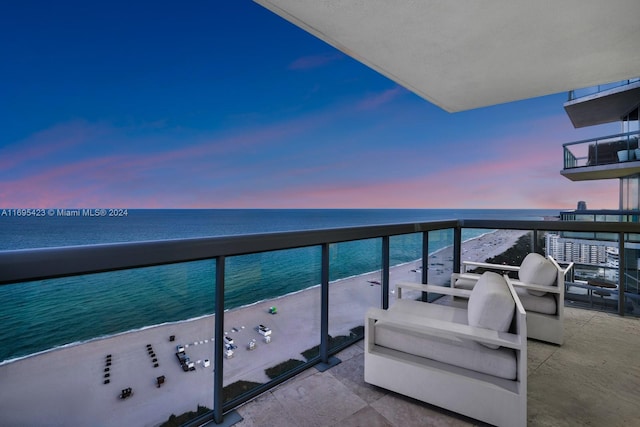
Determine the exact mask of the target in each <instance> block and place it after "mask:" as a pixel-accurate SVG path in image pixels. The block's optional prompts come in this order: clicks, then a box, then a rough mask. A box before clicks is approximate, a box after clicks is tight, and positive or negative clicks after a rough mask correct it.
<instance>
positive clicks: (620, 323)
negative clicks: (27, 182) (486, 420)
mask: <svg viewBox="0 0 640 427" xmlns="http://www.w3.org/2000/svg"><path fill="white" fill-rule="evenodd" d="M468 230H481V231H488V230H511V231H513V232H514V233H519V234H522V235H526V236H529V238H530V244H531V249H532V250H536V251H540V250H544V248H543V247H541V242H542V241H543V240H541V239H540V237H541V236H542V234H544V233H547V232H549V231H554V232H569V231H573V232H592V233H609V234H612V235H615V236H618V245H619V247H620V248H621V251H620V253H621V254H623V256H621V257H620V259H619V270H620V271H621V272H625V271H626V270H627V268H628V266H627V261H626V260H627V259H630V257H629V256H624V255H626V254H628V253H629V252H628V248H627V239H626V236H627V235H628V234H629V233H635V232H637V224H628V223H609V222H606V223H604V222H603V223H588V222H571V221H567V222H563V221H515V220H514V221H500V220H468V219H465V220H451V221H437V222H426V223H410V224H394V225H382V226H367V227H353V228H343V229H327V230H312V231H303V232H286V233H269V234H261V235H248V236H233V237H218V238H203V239H184V240H176V241H160V242H140V243H129V244H110V245H95V246H87V247H67V248H52V249H35V250H21V251H9V252H0V284H2V286H0V290H6V289H8V290H10V291H12V292H10V294H11V295H12V298H14V299H13V300H12V301H11V304H10V305H8V306H10V307H11V308H12V310H13V311H11V312H8V311H6V310H3V311H2V315H0V324H1V325H2V328H1V330H2V332H3V333H4V334H7V333H10V332H17V335H13V338H11V339H7V338H6V337H7V335H3V337H4V339H3V342H4V343H6V344H5V348H7V349H9V351H10V352H11V353H10V354H11V356H10V358H11V357H20V356H24V355H25V354H27V353H25V352H24V351H22V350H21V344H22V342H21V337H22V336H25V335H27V334H30V333H32V329H34V330H35V328H38V329H37V330H38V331H42V330H51V331H53V332H56V331H59V330H60V329H73V330H74V331H75V332H79V331H80V330H83V329H86V331H87V334H88V335H87V340H86V342H85V343H82V344H80V345H71V346H70V345H67V344H68V343H67V342H61V343H60V347H59V348H57V349H55V350H53V351H45V350H46V348H42V349H41V350H42V351H44V352H43V353H42V354H40V355H36V356H32V357H27V358H24V359H22V360H20V361H17V362H9V363H4V364H1V365H0V379H1V381H0V414H2V415H0V418H2V419H3V423H2V424H3V425H43V424H51V423H53V424H59V425H90V424H100V425H158V424H160V423H161V422H163V421H165V420H167V419H169V417H170V416H171V414H176V415H177V414H182V413H184V412H188V411H195V410H196V407H197V406H198V405H203V406H206V407H208V408H211V409H212V411H207V410H203V415H202V416H201V418H200V419H199V420H200V422H205V421H208V420H212V419H213V420H215V421H217V422H219V423H232V422H233V421H234V420H238V419H239V418H244V421H242V422H241V423H240V424H239V425H357V424H358V423H360V424H362V423H363V422H367V423H368V424H372V425H412V424H411V423H412V422H413V423H416V424H413V425H424V423H425V422H427V421H426V420H429V419H432V420H434V422H437V420H446V422H451V423H454V424H461V425H464V424H465V423H473V420H468V419H464V418H461V417H459V416H458V415H456V414H452V413H448V412H443V411H441V410H438V409H437V408H434V407H431V406H429V405H426V404H423V403H420V402H415V401H411V400H408V399H405V398H403V397H401V396H398V395H395V394H393V393H388V392H386V391H384V390H381V389H378V388H373V387H370V386H367V385H366V384H364V383H363V380H362V363H363V362H362V360H363V358H362V347H361V346H362V341H361V339H362V329H361V325H362V322H363V317H364V312H365V311H366V309H367V308H369V307H371V306H381V307H388V306H389V304H391V303H392V302H393V299H394V293H393V284H394V283H395V282H396V281H399V280H407V279H410V280H415V281H422V282H429V283H434V284H441V285H445V284H446V282H447V274H446V271H459V269H460V264H461V260H462V259H464V258H465V257H466V256H467V253H466V252H465V243H464V242H463V233H464V232H465V231H468ZM354 242H359V243H362V242H364V243H365V244H364V246H362V245H361V246H359V248H363V247H366V248H367V249H366V251H364V253H362V252H360V251H358V252H357V253H354V251H352V248H351V245H353V244H354ZM435 243H439V246H441V247H442V250H441V252H440V254H439V258H438V260H439V261H438V262H436V261H435V260H434V258H433V257H434V256H435V255H434V254H433V252H432V250H430V249H429V248H430V247H432V248H433V246H434V244H435ZM490 248H491V245H488V246H487V247H486V249H490ZM298 251H302V252H303V254H302V255H301V256H300V257H298V258H295V259H297V260H300V259H303V258H304V259H307V260H308V262H305V263H302V264H303V265H301V266H299V267H300V269H301V270H303V271H306V272H308V273H309V275H308V276H305V277H307V279H305V280H303V283H301V288H300V290H299V291H296V292H295V293H294V294H291V295H287V296H284V297H282V296H278V295H277V294H278V292H277V290H276V294H275V295H273V296H269V295H268V293H267V294H265V293H264V292H267V291H270V290H271V289H266V288H275V287H277V286H278V283H262V282H261V281H260V280H261V276H262V275H263V274H262V272H264V271H265V269H267V268H269V267H270V266H271V265H273V260H274V257H281V258H282V259H283V260H287V259H293V258H294V255H296V256H297V255H300V252H298ZM401 254H402V256H404V257H405V259H406V258H407V257H408V259H413V260H415V261H414V262H405V261H402V262H398V260H399V259H401V258H402V256H401ZM347 255H348V256H352V255H357V256H360V257H362V259H365V258H368V259H373V260H374V264H376V265H377V266H378V267H377V268H376V269H375V271H373V272H371V271H370V270H368V269H367V268H365V269H364V272H363V271H346V272H340V273H338V272H336V271H335V270H334V268H335V267H336V265H337V263H336V260H338V259H339V258H340V257H343V256H347ZM636 259H637V256H636ZM422 266H427V268H421V267H422ZM443 271H444V272H445V274H443ZM282 274H283V275H282V277H283V279H282V280H284V278H286V276H288V275H292V274H293V270H291V269H287V270H286V271H283V272H282ZM232 276H233V277H240V278H241V279H242V282H243V283H247V282H251V283H256V284H257V286H256V287H255V288H254V290H253V291H252V298H253V300H252V303H251V304H249V305H242V306H238V305H236V304H235V302H234V301H235V299H236V298H237V296H238V295H237V294H238V292H241V290H240V289H238V288H237V286H236V285H237V283H236V282H234V281H232V280H231V277H232ZM345 276H356V279H355V280H352V281H350V282H349V283H350V285H349V286H345V283H346V282H344V281H340V280H339V279H340V278H343V277H345ZM196 277H208V278H209V279H208V280H209V283H210V287H208V288H207V289H205V291H204V293H203V294H201V295H200V294H198V295H197V299H198V300H202V303H203V310H204V311H205V312H208V313H213V314H214V315H213V316H204V315H203V313H202V312H189V313H184V314H183V317H182V319H192V320H190V321H186V322H185V321H183V320H182V319H179V318H172V317H168V316H167V315H163V313H164V312H165V311H166V312H169V310H168V308H167V306H166V305H167V304H177V305H180V304H181V301H182V300H183V299H184V298H189V297H191V296H193V295H192V294H194V293H197V291H196V289H195V287H194V286H193V285H192V283H193V282H194V280H195V278H196ZM569 286H571V287H572V288H571V289H573V293H574V294H576V295H577V294H578V292H577V291H576V290H581V289H584V290H586V291H588V288H585V287H584V285H583V284H581V283H579V282H573V283H569ZM587 286H588V285H587ZM88 287H94V288H95V289H93V291H97V292H93V295H95V298H94V299H95V300H97V301H89V300H86V299H83V298H81V297H80V295H82V292H83V291H84V290H85V289H86V288H88ZM150 290H154V292H155V291H157V292H160V294H161V297H160V298H155V297H154V296H153V295H152V292H151V291H150ZM45 291H51V292H52V294H55V295H58V296H60V298H63V299H65V300H68V299H71V300H73V299H74V298H76V299H77V300H78V301H77V304H76V307H77V309H76V310H73V311H72V312H69V313H56V309H57V308H56V306H55V305H54V306H52V307H49V308H47V309H46V310H44V309H43V305H44V304H45V302H46V301H44V300H43V298H42V295H44V292H45ZM114 291H115V293H112V292H114ZM136 291H140V292H142V294H141V295H142V296H143V298H140V297H139V296H136ZM253 293H255V295H253ZM569 294H571V292H570V293H569ZM416 297H418V298H419V297H423V296H422V295H416ZM637 297H638V290H637V289H626V288H625V287H624V286H622V287H620V286H618V287H617V288H616V292H615V293H611V294H610V295H608V296H606V297H604V296H602V297H598V299H597V300H596V301H595V304H594V301H591V304H592V305H593V308H595V309H596V310H598V311H588V310H582V309H579V308H576V307H588V305H587V301H585V300H582V299H576V300H571V299H569V301H568V302H567V304H568V305H569V306H568V307H567V314H566V316H567V324H566V334H567V336H568V339H567V342H566V344H565V345H563V346H562V347H556V346H553V345H548V344H543V343H538V342H534V341H532V342H531V343H530V351H529V423H530V424H531V425H548V424H550V423H551V424H553V423H554V422H556V421H558V420H561V419H563V418H565V417H567V414H571V415H570V420H571V421H575V423H576V424H581V423H582V422H585V423H587V422H592V423H596V424H608V425H616V424H619V425H623V424H624V423H625V422H628V421H629V420H632V419H635V418H632V417H635V410H636V409H635V402H636V401H637V398H638V397H640V392H638V391H637V390H638V389H639V387H637V384H635V382H634V381H635V380H634V379H633V378H635V377H637V375H636V373H634V372H633V371H630V370H632V369H633V368H632V367H633V366H635V365H634V364H633V360H635V357H636V355H637V353H638V350H639V348H638V347H639V346H640V344H639V341H638V340H636V339H634V338H635V337H636V335H637V334H636V332H634V331H636V330H637V321H638V320H637V319H636V318H634V317H629V316H611V314H612V313H617V314H620V315H625V314H637V311H636V310H635V307H636V303H635V299H636V298H637ZM114 298H117V299H120V300H125V301H130V307H131V309H130V310H128V311H124V312H119V313H115V312H110V311H109V310H106V311H101V310H102V308H104V307H105V306H108V304H109V302H110V301H111V300H113V299H114ZM605 300H606V301H605ZM274 309H275V310H274ZM58 310H59V309H58ZM145 312H150V313H151V314H152V315H156V314H158V313H159V316H160V319H162V321H161V322H159V323H162V324H160V325H156V326H153V327H148V325H145V326H147V327H144V328H139V329H138V330H134V331H130V332H118V333H111V332H108V331H109V330H110V329H108V328H109V327H113V328H114V329H115V330H118V325H117V323H118V322H119V321H121V320H123V318H125V319H126V318H129V317H135V316H144V315H145V314H148V313H145ZM30 313H38V314H37V315H30ZM52 313H53V314H56V315H57V316H58V317H59V318H62V319H63V320H64V323H62V322H63V321H60V323H57V324H51V322H49V317H48V316H49V315H51V314H52ZM19 314H20V315H24V317H20V319H21V320H20V321H17V320H16V319H17V318H18V317H19V316H18V315H19ZM83 316H88V317H83ZM81 319H94V321H82V320H81ZM127 320H128V319H127ZM259 325H266V327H269V329H270V330H271V331H272V333H271V334H270V335H269V336H270V337H271V339H270V340H267V339H266V338H267V336H266V335H263V334H261V333H260V331H261V330H260V328H257V327H258V326H259ZM47 328H50V329H47ZM262 331H264V329H262ZM37 335H46V334H37ZM100 336H104V338H101V339H94V338H95V337H100ZM225 337H227V338H232V340H231V341H230V340H229V339H225ZM35 338H39V336H36V337H35ZM41 338H43V339H44V338H47V337H46V336H43V337H41ZM268 341H270V342H268ZM251 342H253V343H255V348H254V349H251V348H250V346H249V344H250V343H251ZM178 346H181V347H182V349H179V348H178ZM233 346H235V348H234V347H233ZM612 348H615V351H612V350H611V349H612ZM229 349H232V350H235V353H236V354H235V355H231V356H229V354H228V350H229ZM180 350H183V351H184V354H185V356H188V357H190V361H191V362H193V363H194V368H195V370H190V369H188V365H187V369H186V370H183V369H182V368H183V366H181V363H180V362H179V361H178V357H177V356H179V354H178V355H176V353H182V352H181V351H180ZM303 359H304V360H303ZM206 360H210V361H211V366H207V365H206V363H205V361H206ZM340 361H342V363H340ZM156 365H157V366H156ZM310 368H313V369H310ZM161 377H162V381H160V378H161ZM107 380H108V381H107ZM611 384H613V385H611ZM128 388H130V390H131V394H127V393H123V392H124V391H125V390H127V389H128ZM610 408H613V409H610ZM405 421H406V422H405ZM193 425H196V424H193Z"/></svg>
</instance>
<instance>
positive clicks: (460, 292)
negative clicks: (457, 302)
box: [396, 282, 471, 299]
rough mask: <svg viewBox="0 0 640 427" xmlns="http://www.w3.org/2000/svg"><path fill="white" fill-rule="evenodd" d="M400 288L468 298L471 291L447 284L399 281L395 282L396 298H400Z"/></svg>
mask: <svg viewBox="0 0 640 427" xmlns="http://www.w3.org/2000/svg"><path fill="white" fill-rule="evenodd" d="M402 289H411V290H414V291H421V292H431V293H434V294H442V295H452V296H454V297H462V298H469V296H470V295H471V291H468V290H466V289H457V288H450V287H447V286H435V285H424V284H422V283H414V282H399V283H397V284H396V298H398V299H401V298H402Z"/></svg>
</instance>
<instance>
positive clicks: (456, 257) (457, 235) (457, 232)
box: [453, 224, 462, 273]
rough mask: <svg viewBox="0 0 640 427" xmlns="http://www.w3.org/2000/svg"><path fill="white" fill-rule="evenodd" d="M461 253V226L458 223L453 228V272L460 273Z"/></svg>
mask: <svg viewBox="0 0 640 427" xmlns="http://www.w3.org/2000/svg"><path fill="white" fill-rule="evenodd" d="M461 254H462V227H461V226H460V224H458V225H456V228H454V229H453V272H454V273H460V264H461V261H460V259H461Z"/></svg>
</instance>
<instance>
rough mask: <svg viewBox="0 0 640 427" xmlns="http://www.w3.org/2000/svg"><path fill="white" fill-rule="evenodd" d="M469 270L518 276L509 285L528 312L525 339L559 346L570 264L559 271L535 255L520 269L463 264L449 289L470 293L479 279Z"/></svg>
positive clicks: (530, 256)
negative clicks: (492, 271) (509, 273)
mask: <svg viewBox="0 0 640 427" xmlns="http://www.w3.org/2000/svg"><path fill="white" fill-rule="evenodd" d="M470 267H482V268H484V269H486V270H494V271H502V272H509V271H515V272H517V275H518V280H513V281H512V283H513V285H514V287H515V289H516V292H517V293H518V297H519V298H520V301H521V302H522V305H523V307H524V309H525V310H526V312H527V333H528V337H529V338H533V339H537V340H541V341H546V342H550V343H554V344H558V345H562V343H563V342H564V292H565V277H566V275H567V273H568V272H569V271H570V270H571V269H572V268H573V263H571V264H569V265H568V266H567V267H566V268H562V267H561V266H560V265H559V264H558V263H557V262H556V261H555V260H554V259H553V258H552V257H550V256H549V257H547V258H545V257H543V256H542V255H540V254H537V253H530V254H528V255H527V256H526V257H525V258H524V260H523V261H522V264H521V265H520V266H510V265H500V264H489V263H484V262H473V261H464V262H463V271H462V273H454V274H452V275H451V287H452V288H461V289H467V290H469V289H473V287H474V286H475V283H476V281H477V280H478V278H479V277H480V275H479V274H476V273H469V272H468V271H467V270H468V269H469V268H470Z"/></svg>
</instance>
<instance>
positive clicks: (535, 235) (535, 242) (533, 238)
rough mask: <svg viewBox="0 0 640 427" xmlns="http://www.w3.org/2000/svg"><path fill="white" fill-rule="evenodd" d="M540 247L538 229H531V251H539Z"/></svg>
mask: <svg viewBox="0 0 640 427" xmlns="http://www.w3.org/2000/svg"><path fill="white" fill-rule="evenodd" d="M538 249H540V247H539V245H538V230H532V231H531V252H536V253H537V252H538Z"/></svg>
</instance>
